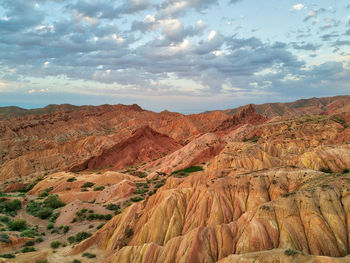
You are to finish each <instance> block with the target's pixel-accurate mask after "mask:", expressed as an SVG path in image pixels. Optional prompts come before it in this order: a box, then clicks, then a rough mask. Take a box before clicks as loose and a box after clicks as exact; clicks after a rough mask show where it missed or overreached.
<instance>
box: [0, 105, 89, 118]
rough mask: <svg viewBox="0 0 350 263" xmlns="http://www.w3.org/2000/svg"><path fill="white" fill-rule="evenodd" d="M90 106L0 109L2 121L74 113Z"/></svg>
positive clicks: (11, 107) (13, 107)
mask: <svg viewBox="0 0 350 263" xmlns="http://www.w3.org/2000/svg"><path fill="white" fill-rule="evenodd" d="M84 107H88V106H74V105H71V104H59V105H57V104H50V105H47V106H46V107H44V108H37V109H23V108H20V107H16V106H9V107H0V119H10V118H15V117H19V116H25V115H31V114H35V115H38V114H48V113H52V112H57V111H74V110H79V109H81V108H84Z"/></svg>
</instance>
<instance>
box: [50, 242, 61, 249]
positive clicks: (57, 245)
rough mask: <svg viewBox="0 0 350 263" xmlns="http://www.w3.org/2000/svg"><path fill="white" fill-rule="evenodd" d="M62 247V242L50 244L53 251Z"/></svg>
mask: <svg viewBox="0 0 350 263" xmlns="http://www.w3.org/2000/svg"><path fill="white" fill-rule="evenodd" d="M60 245H61V242H60V241H52V242H51V243H50V246H51V248H52V249H56V248H58V247H59V246H60Z"/></svg>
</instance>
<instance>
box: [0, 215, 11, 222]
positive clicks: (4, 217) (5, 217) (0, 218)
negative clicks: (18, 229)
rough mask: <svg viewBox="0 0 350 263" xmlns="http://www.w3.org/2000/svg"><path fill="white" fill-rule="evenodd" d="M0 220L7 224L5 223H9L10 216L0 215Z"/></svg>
mask: <svg viewBox="0 0 350 263" xmlns="http://www.w3.org/2000/svg"><path fill="white" fill-rule="evenodd" d="M0 221H1V222H3V223H5V224H7V223H9V222H10V221H11V220H10V218H9V217H8V216H1V217H0Z"/></svg>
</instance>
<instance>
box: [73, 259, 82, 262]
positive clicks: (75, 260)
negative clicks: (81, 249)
mask: <svg viewBox="0 0 350 263" xmlns="http://www.w3.org/2000/svg"><path fill="white" fill-rule="evenodd" d="M72 263H81V261H80V260H79V259H74V260H73V261H72Z"/></svg>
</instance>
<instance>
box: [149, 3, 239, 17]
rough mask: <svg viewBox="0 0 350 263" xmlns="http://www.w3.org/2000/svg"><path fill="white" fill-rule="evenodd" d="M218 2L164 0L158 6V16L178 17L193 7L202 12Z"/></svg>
mask: <svg viewBox="0 0 350 263" xmlns="http://www.w3.org/2000/svg"><path fill="white" fill-rule="evenodd" d="M234 2H237V1H234ZM217 4H218V1H217V0H163V1H162V3H161V4H160V5H158V6H157V14H156V18H157V19H165V18H177V17H181V16H183V15H185V14H186V13H187V12H189V11H190V10H191V9H194V10H196V11H198V12H201V11H204V10H205V9H207V8H209V7H210V6H213V5H217Z"/></svg>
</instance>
